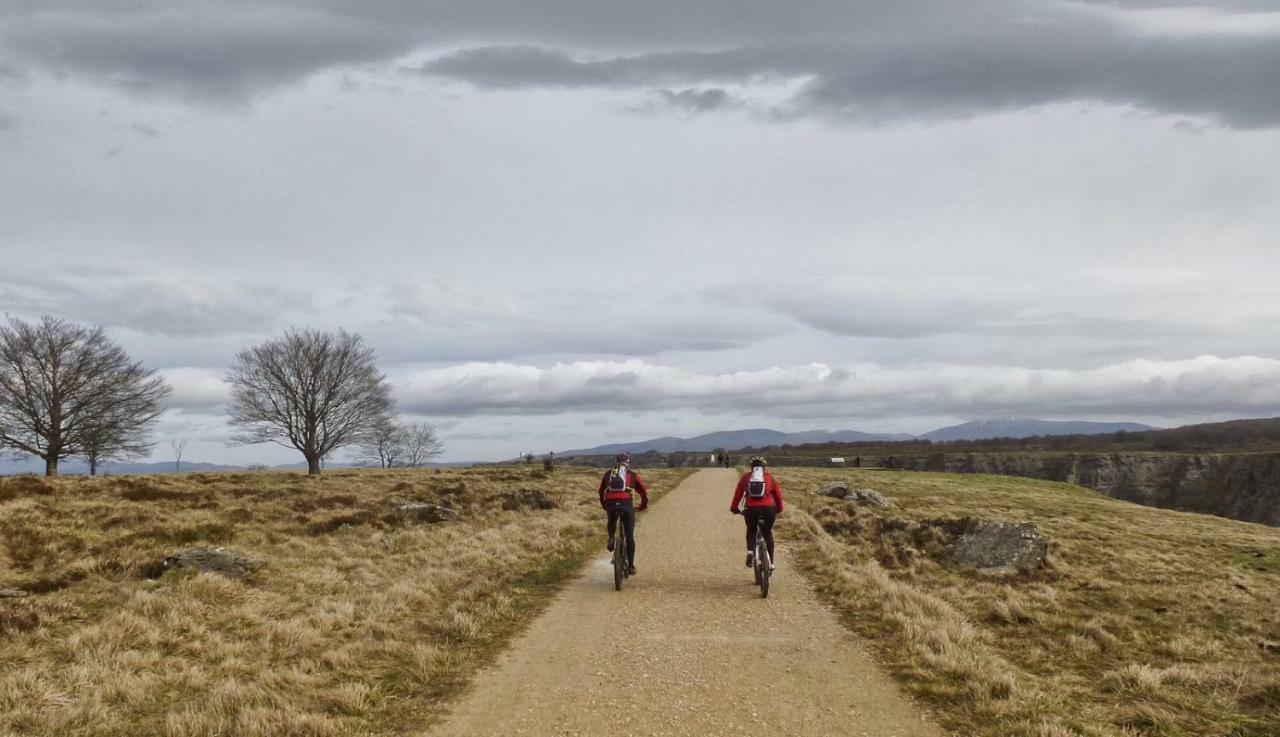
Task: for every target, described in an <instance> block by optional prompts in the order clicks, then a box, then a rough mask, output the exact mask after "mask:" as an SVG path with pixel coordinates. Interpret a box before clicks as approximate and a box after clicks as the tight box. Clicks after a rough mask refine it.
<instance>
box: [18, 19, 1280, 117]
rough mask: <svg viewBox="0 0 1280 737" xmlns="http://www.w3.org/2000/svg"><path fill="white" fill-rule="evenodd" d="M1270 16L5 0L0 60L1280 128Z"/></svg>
mask: <svg viewBox="0 0 1280 737" xmlns="http://www.w3.org/2000/svg"><path fill="white" fill-rule="evenodd" d="M1275 11H1276V9H1275V7H1274V4H1273V3H1253V2H1228V1H1224V0H1219V1H1218V2H1216V3H1212V4H1208V5H1206V4H1198V5H1192V4H1190V3H1185V2H1177V1H1170V2H1162V3H1157V2H1148V1H1145V0H1130V1H1129V2H1127V3H1118V4H1117V3H1090V2H1061V1H1056V0H1011V1H1009V2H989V1H987V0H978V1H975V2H969V3H946V2H941V1H940V0H931V1H929V2H925V1H922V0H900V1H898V2H870V3H858V4H856V5H855V4H849V3H846V2H837V0H810V1H808V2H797V3H786V4H779V3H773V2H764V1H763V0H761V1H758V2H729V1H728V0H696V1H692V2H674V0H666V1H662V2H649V3H599V2H594V1H593V0H569V1H567V2H558V3H554V4H547V3H532V2H519V1H517V0H476V1H468V2H462V1H460V0H459V1H457V2H443V1H440V0H437V1H436V2H424V3H402V2H391V1H390V0H379V1H375V2H355V1H354V0H330V1H329V2H315V3H303V2H300V1H296V2H295V1H291V0H276V1H275V2H262V3H253V4H248V3H233V4H226V3H215V2H204V1H199V0H191V1H189V2H185V3H168V2H163V3H162V2H159V1H158V0H138V1H136V2H104V3H69V4H63V5H62V6H61V7H60V9H59V10H48V9H43V8H34V9H33V6H32V5H31V4H29V3H22V2H12V1H11V2H7V3H0V21H3V23H0V29H4V30H0V54H3V55H4V56H6V57H9V58H11V59H12V60H13V62H12V63H16V64H18V65H20V66H24V67H25V66H35V67H45V68H53V69H57V70H61V71H67V72H71V73H75V74H81V75H85V76H90V77H94V78H99V79H106V80H109V81H111V82H114V83H117V84H122V85H126V86H128V87H131V88H136V89H144V90H151V89H155V90H162V91H166V92H176V93H179V94H188V95H197V96H206V97H208V96H214V97H219V96H221V97H243V96H246V95H249V94H252V93H254V92H257V91H260V90H263V89H269V88H272V87H275V86H278V85H281V84H286V83H289V82H291V81H294V80H297V79H300V78H302V77H305V76H307V75H309V74H311V73H314V72H316V71H320V70H323V69H326V68H330V67H333V66H336V65H344V64H353V63H362V62H368V61H384V60H388V59H392V58H395V57H397V56H400V55H403V54H406V53H408V52H410V51H413V50H415V49H430V48H437V49H438V48H446V47H452V48H453V49H455V50H453V51H449V52H444V53H438V54H436V55H435V56H434V57H433V58H431V59H430V60H429V61H427V62H426V63H425V64H424V65H423V66H422V67H421V68H422V70H423V71H424V72H426V73H429V74H432V75H437V76H442V77H448V78H452V79H458V80H464V81H467V82H471V83H474V84H476V85H479V86H482V87H488V88H520V87H568V88H584V87H594V88H621V89H631V88H636V89H639V90H655V89H656V90H660V92H658V93H657V95H658V97H659V99H660V100H661V101H663V102H665V103H666V104H667V106H668V107H671V108H674V109H677V110H681V111H684V112H704V111H708V110H713V109H723V108H726V107H731V105H730V104H729V101H730V97H729V94H728V93H727V92H725V91H724V90H723V89H720V88H721V87H722V86H723V84H725V83H737V84H744V85H750V84H753V83H757V82H760V81H784V82H789V83H791V84H793V85H796V86H798V87H799V89H798V91H796V92H795V94H794V95H793V96H792V97H790V99H788V100H787V101H785V102H783V103H781V104H776V103H769V104H768V105H767V107H768V110H769V112H770V114H771V117H773V118H775V119H787V118H792V117H803V116H815V115H816V116H824V117H830V118H847V119H857V120H872V121H884V120H900V119H912V118H936V117H956V116H972V115H978V114H983V113H987V112H993V111H1001V110H1010V109H1020V108H1026V107H1031V106H1038V105H1044V104H1049V103H1056V102H1072V101H1085V102H1103V103H1107V104H1116V105H1132V106H1135V107H1139V108H1142V109H1146V110H1152V111H1157V112H1161V113H1170V114H1178V115H1195V116H1206V117H1209V118H1213V119H1217V120H1219V121H1221V122H1223V123H1225V124H1227V125H1230V126H1234V127H1241V128H1255V127H1270V126H1274V125H1276V124H1277V123H1280V86H1277V85H1275V84H1274V80H1275V78H1276V76H1277V74H1280V35H1278V34H1277V23H1276V18H1275V17H1274V14H1275ZM6 63H10V62H6Z"/></svg>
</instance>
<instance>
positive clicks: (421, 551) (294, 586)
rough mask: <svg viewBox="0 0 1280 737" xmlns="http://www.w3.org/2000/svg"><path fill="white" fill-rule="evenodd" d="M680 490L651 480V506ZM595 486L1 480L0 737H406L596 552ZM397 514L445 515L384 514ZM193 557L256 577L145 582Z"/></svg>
mask: <svg viewBox="0 0 1280 737" xmlns="http://www.w3.org/2000/svg"><path fill="white" fill-rule="evenodd" d="M688 473H689V472H688V471H665V470H663V471H647V472H645V476H646V478H647V480H649V483H650V484H651V486H652V487H653V489H654V491H655V492H656V494H658V495H660V494H661V493H662V492H663V491H665V490H668V489H670V488H672V487H673V486H674V485H675V483H676V482H677V481H679V480H680V479H682V478H683V477H684V476H686V475H688ZM598 480H599V472H598V471H591V470H570V469H560V470H557V471H556V472H555V473H553V474H545V473H544V472H543V471H542V470H541V469H540V468H536V469H535V468H534V467H532V466H520V467H497V468H486V469H475V470H465V471H459V470H404V471H374V470H331V471H328V472H326V474H325V475H324V476H323V477H322V478H318V479H317V478H308V477H306V476H305V475H302V474H292V473H271V472H261V473H242V474H199V473H197V474H185V475H176V476H147V477H118V478H98V479H88V478H63V479H57V480H53V481H46V480H44V479H36V478H29V477H25V478H9V479H0V589H7V588H19V589H22V590H25V591H27V592H29V594H28V595H27V596H25V597H21V598H0V735H3V737H13V736H15V735H50V736H52V735H57V736H58V737H72V736H86V737H87V736H89V735H101V736H104V737H105V736H106V735H112V736H114V737H118V736H120V735H166V736H167V737H217V736H221V735H227V736H230V735H236V736H237V737H255V736H261V737H279V736H280V735H289V736H290V737H308V736H313V737H329V736H338V735H399V734H409V733H414V732H415V731H418V730H421V729H422V728H423V727H425V726H427V725H429V724H431V723H432V722H433V720H435V719H438V718H439V716H440V715H441V714H442V712H443V709H444V707H445V705H446V704H447V703H448V702H449V700H451V699H452V698H454V697H455V696H457V695H458V693H459V691H460V690H461V689H462V688H464V687H465V685H466V683H467V682H468V680H469V679H470V677H471V676H472V674H473V673H474V672H475V670H476V669H477V668H478V667H480V666H481V665H483V664H484V663H485V662H487V661H488V660H490V659H491V658H492V657H493V656H494V654H495V653H496V652H497V651H498V650H499V648H500V647H501V645H502V644H503V643H505V642H506V641H507V640H509V639H510V637H511V636H512V635H514V634H515V633H517V632H518V631H519V630H520V629H521V628H522V627H523V626H524V625H525V624H526V623H527V622H528V621H530V619H531V618H532V617H533V616H534V615H535V614H536V612H537V611H538V610H539V607H540V605H542V604H543V603H545V602H546V601H547V600H548V599H549V598H550V596H551V595H552V593H553V592H554V590H555V587H556V585H557V584H559V583H560V582H562V581H563V580H565V579H566V578H567V577H568V576H569V575H571V574H572V573H573V572H574V571H575V570H576V569H577V568H578V566H579V565H580V563H581V562H582V561H583V560H584V559H585V556H586V554H587V551H588V550H589V549H594V548H595V547H597V546H599V547H601V548H602V547H603V545H602V543H603V531H602V530H601V529H600V527H601V526H602V525H601V516H602V515H601V512H600V509H599V506H598V504H597V502H596V497H595V488H596V484H597V483H598ZM534 491H542V492H545V494H546V496H547V498H549V499H552V500H554V501H555V502H557V503H558V504H559V506H558V507H557V508H553V509H538V508H537V506H536V505H535V504H532V503H531V501H532V500H533V497H534V494H532V492H534ZM511 492H516V495H515V496H514V497H510V496H508V494H510V493H511ZM520 492H528V493H520ZM411 501H425V502H434V503H439V504H442V505H447V506H450V507H452V508H453V509H455V510H456V511H457V512H458V515H459V518H458V520H457V521H456V522H449V523H442V524H421V523H419V524H409V523H403V522H400V521H397V520H396V519H395V517H394V516H393V515H389V514H388V513H389V512H391V511H392V510H393V509H394V506H395V505H396V504H397V503H400V502H411ZM504 502H505V506H506V507H514V508H506V509H504V508H503V507H504ZM544 506H547V505H544ZM202 545H220V546H226V547H228V548H230V549H234V550H236V551H238V552H243V553H246V554H248V555H251V556H254V557H258V558H261V559H262V560H263V561H265V565H264V566H263V567H262V568H261V569H260V570H259V571H258V572H257V573H256V574H255V575H254V577H253V578H251V579H249V580H248V581H244V582H242V581H237V580H232V579H229V578H225V577H222V576H219V575H217V574H192V573H190V572H189V571H174V570H170V571H168V572H166V573H163V575H160V576H159V577H158V578H154V579H153V578H149V575H156V573H157V572H156V570H155V564H156V562H157V561H159V560H160V559H162V558H164V557H165V556H168V555H170V554H172V553H174V552H177V551H179V550H181V549H183V548H186V547H190V546H202Z"/></svg>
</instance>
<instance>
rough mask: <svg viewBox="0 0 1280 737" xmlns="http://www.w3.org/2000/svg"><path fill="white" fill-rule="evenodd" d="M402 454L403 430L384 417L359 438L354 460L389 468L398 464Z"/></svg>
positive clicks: (403, 450) (403, 448) (403, 451)
mask: <svg viewBox="0 0 1280 737" xmlns="http://www.w3.org/2000/svg"><path fill="white" fill-rule="evenodd" d="M404 453H405V432H404V428H403V427H401V426H400V425H397V424H395V423H394V422H392V421H391V418H389V417H386V418H383V420H382V421H381V422H379V423H378V425H377V426H376V427H374V428H373V429H372V430H370V431H369V432H368V433H366V434H365V435H364V437H363V438H361V440H360V444H359V445H358V446H357V448H356V460H358V461H360V462H361V463H365V464H368V465H371V466H377V467H378V468H391V467H393V466H395V465H396V464H397V463H398V462H400V460H401V458H402V457H403V456H404Z"/></svg>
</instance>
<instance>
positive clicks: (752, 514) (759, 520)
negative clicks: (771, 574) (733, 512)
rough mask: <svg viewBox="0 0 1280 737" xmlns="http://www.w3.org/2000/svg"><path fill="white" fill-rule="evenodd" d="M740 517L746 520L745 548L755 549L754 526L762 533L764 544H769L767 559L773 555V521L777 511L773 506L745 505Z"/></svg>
mask: <svg viewBox="0 0 1280 737" xmlns="http://www.w3.org/2000/svg"><path fill="white" fill-rule="evenodd" d="M742 518H743V519H745V520H746V521H747V550H751V551H754V550H755V549H756V528H757V527H758V528H760V531H761V532H762V533H764V544H765V545H768V546H769V559H770V560H774V557H773V521H774V520H775V519H777V518H778V513H777V511H776V510H774V508H773V507H755V508H752V507H747V508H746V509H744V510H742Z"/></svg>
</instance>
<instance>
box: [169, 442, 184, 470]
mask: <svg viewBox="0 0 1280 737" xmlns="http://www.w3.org/2000/svg"><path fill="white" fill-rule="evenodd" d="M169 447H170V448H173V470H174V472H175V473H177V472H180V471H182V452H183V451H185V450H186V449H187V439H186V438H180V439H178V440H170V441H169Z"/></svg>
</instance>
